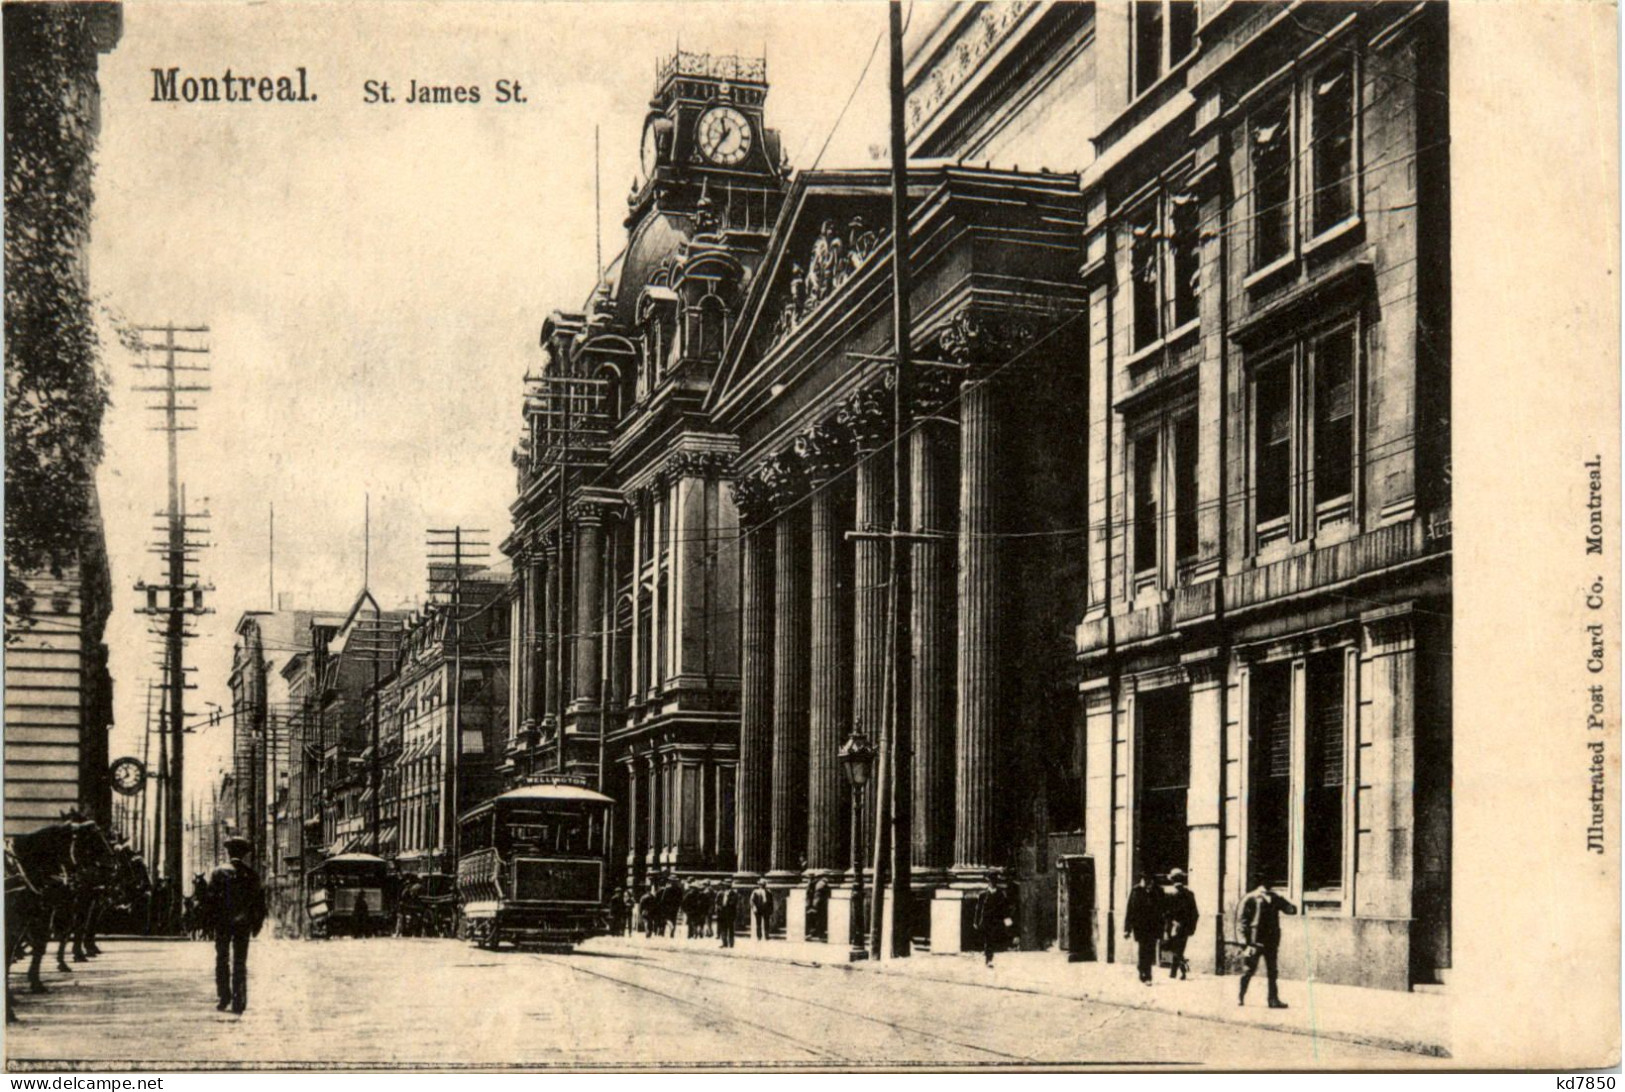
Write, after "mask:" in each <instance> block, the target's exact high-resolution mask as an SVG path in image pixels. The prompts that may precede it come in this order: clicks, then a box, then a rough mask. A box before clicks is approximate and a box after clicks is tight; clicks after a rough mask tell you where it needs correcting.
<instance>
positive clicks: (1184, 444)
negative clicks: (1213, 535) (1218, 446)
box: [1174, 413, 1198, 565]
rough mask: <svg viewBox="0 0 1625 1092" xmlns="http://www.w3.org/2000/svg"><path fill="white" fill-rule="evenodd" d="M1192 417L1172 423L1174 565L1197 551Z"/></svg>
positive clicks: (1194, 440) (1194, 441)
mask: <svg viewBox="0 0 1625 1092" xmlns="http://www.w3.org/2000/svg"><path fill="white" fill-rule="evenodd" d="M1197 453H1198V440H1197V432H1196V414H1194V413H1188V414H1186V415H1184V416H1183V417H1180V418H1178V419H1177V420H1176V421H1175V422H1174V563H1175V564H1176V565H1181V564H1184V563H1185V562H1188V561H1191V560H1194V559H1195V557H1196V553H1197V548H1198V540H1197V520H1196V459H1197Z"/></svg>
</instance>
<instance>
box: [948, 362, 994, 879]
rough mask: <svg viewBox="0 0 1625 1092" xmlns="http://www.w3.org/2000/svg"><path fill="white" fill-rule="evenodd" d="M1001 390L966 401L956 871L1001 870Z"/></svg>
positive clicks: (969, 390)
mask: <svg viewBox="0 0 1625 1092" xmlns="http://www.w3.org/2000/svg"><path fill="white" fill-rule="evenodd" d="M997 442H998V437H997V420H996V417H995V408H994V391H993V388H992V387H991V386H990V385H989V383H988V382H987V381H986V380H985V379H979V378H972V379H970V380H968V381H967V382H966V384H965V388H964V396H963V398H962V399H961V401H960V439H959V721H958V732H957V737H956V741H955V742H956V744H957V748H958V766H957V769H956V784H955V824H954V871H955V872H956V873H957V874H959V875H960V877H961V878H971V877H975V876H980V875H982V874H984V873H985V872H986V871H987V869H988V867H989V866H991V865H992V864H993V813H994V809H993V782H994V763H995V754H994V743H995V740H994V733H995V727H996V725H997V723H998V717H999V660H998V645H999V625H998V623H999V617H998V610H999V586H998V585H999V573H998V569H999V557H998V540H997V539H996V538H994V537H993V535H994V534H995V533H996V532H997V531H998V519H997V513H996V510H995V500H996V498H997V496H998V482H997V480H996V478H995V475H996V473H997V465H996V460H995V453H996V451H997V448H996V446H995V445H996V444H997Z"/></svg>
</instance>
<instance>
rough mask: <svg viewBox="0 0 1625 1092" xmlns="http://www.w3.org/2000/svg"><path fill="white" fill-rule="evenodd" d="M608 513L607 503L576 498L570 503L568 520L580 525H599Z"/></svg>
mask: <svg viewBox="0 0 1625 1092" xmlns="http://www.w3.org/2000/svg"><path fill="white" fill-rule="evenodd" d="M608 514H609V505H607V504H605V503H604V502H603V501H599V500H576V501H572V502H571V503H570V522H572V523H574V524H577V525H578V526H581V527H600V526H602V525H603V522H604V517H605V516H606V515H608Z"/></svg>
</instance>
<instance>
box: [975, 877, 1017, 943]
mask: <svg viewBox="0 0 1625 1092" xmlns="http://www.w3.org/2000/svg"><path fill="white" fill-rule="evenodd" d="M1015 916H1016V909H1015V903H1014V902H1013V901H1012V900H1011V898H1010V886H1009V884H1008V883H1006V882H1005V879H1004V873H1002V872H999V871H994V872H991V873H989V874H988V877H987V887H986V888H984V889H983V891H982V893H981V894H980V895H978V896H977V897H976V931H977V933H978V934H980V935H981V938H982V958H983V959H984V960H985V961H986V962H987V965H988V966H989V967H991V966H993V953H994V952H997V951H1000V950H1002V949H1003V948H1005V947H1007V946H1008V945H1009V943H1010V928H1011V926H1013V925H1015Z"/></svg>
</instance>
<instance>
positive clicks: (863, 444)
mask: <svg viewBox="0 0 1625 1092" xmlns="http://www.w3.org/2000/svg"><path fill="white" fill-rule="evenodd" d="M887 378H888V379H890V378H891V377H890V376H887ZM891 419H892V396H891V391H890V389H888V385H887V384H886V383H883V382H882V383H871V384H870V385H869V386H867V387H864V388H862V389H861V390H859V391H857V392H856V393H854V394H853V395H852V396H851V397H850V398H848V399H847V400H846V401H844V402H842V403H841V405H840V408H838V409H837V410H836V411H835V421H836V423H837V424H839V425H840V426H842V427H843V428H844V429H846V431H847V432H849V433H850V434H851V436H852V440H853V443H854V445H855V446H856V448H857V450H858V451H859V453H865V452H870V451H876V450H878V449H879V448H880V445H881V444H883V443H885V442H886V441H887V440H888V439H890V438H891V434H892V423H891Z"/></svg>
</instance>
